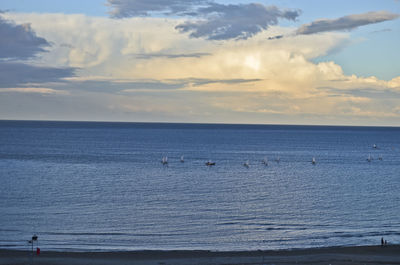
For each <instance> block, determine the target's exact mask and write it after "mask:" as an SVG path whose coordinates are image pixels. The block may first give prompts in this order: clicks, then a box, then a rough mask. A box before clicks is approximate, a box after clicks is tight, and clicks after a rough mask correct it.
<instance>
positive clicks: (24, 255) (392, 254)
mask: <svg viewBox="0 0 400 265" xmlns="http://www.w3.org/2000/svg"><path fill="white" fill-rule="evenodd" d="M32 261H33V263H34V264H43V265H47V264H53V265H66V264H71V265H83V264H89V263H90V264H93V265H94V264H99V265H100V264H101V265H122V264H145V265H153V264H154V265H160V264H164V265H167V264H187V265H190V264H209V265H219V264H400V245H388V246H385V247H381V246H380V245H377V246H350V247H349V246H343V247H324V248H309V249H292V250H256V251H207V250H165V251H163V250H140V251H114V252H66V251H46V250H45V249H42V250H41V254H40V255H39V256H36V255H34V256H33V259H32V256H31V252H29V251H24V250H8V249H0V264H8V265H19V264H27V263H31V262H32Z"/></svg>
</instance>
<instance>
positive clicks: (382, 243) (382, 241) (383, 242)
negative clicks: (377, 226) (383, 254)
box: [381, 237, 385, 247]
mask: <svg viewBox="0 0 400 265" xmlns="http://www.w3.org/2000/svg"><path fill="white" fill-rule="evenodd" d="M384 244H385V241H384V240H383V237H382V238H381V247H383V245H384Z"/></svg>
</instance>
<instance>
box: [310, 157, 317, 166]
mask: <svg viewBox="0 0 400 265" xmlns="http://www.w3.org/2000/svg"><path fill="white" fill-rule="evenodd" d="M316 163H317V161H315V157H313V158H312V160H311V164H313V165H315V164H316Z"/></svg>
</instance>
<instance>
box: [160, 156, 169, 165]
mask: <svg viewBox="0 0 400 265" xmlns="http://www.w3.org/2000/svg"><path fill="white" fill-rule="evenodd" d="M161 163H162V164H163V165H167V164H168V156H163V158H162V160H161Z"/></svg>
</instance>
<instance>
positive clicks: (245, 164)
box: [243, 160, 250, 168]
mask: <svg viewBox="0 0 400 265" xmlns="http://www.w3.org/2000/svg"><path fill="white" fill-rule="evenodd" d="M243 166H244V167H247V168H249V166H250V165H249V160H247V161H246V162H244V164H243Z"/></svg>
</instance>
